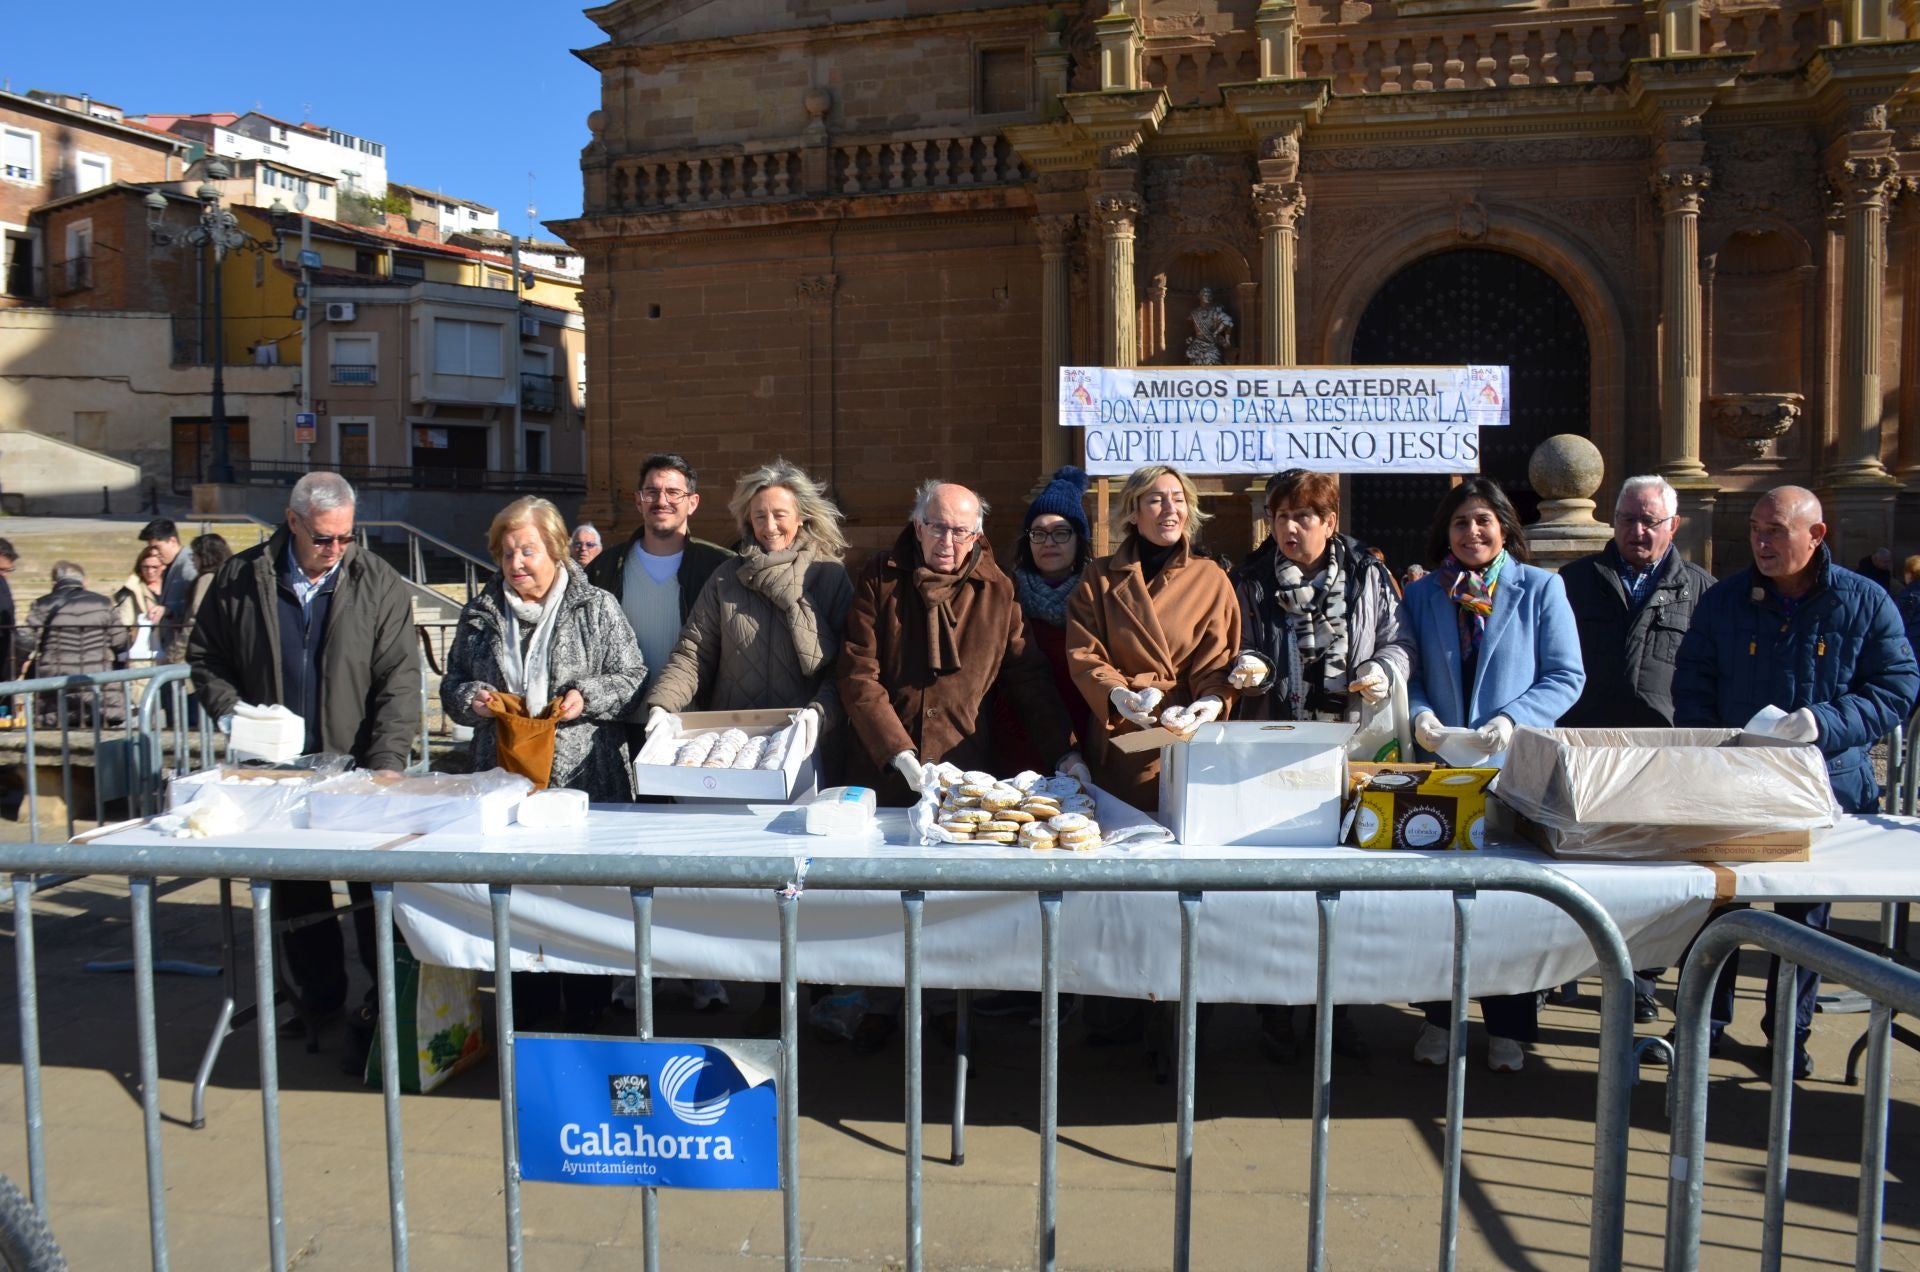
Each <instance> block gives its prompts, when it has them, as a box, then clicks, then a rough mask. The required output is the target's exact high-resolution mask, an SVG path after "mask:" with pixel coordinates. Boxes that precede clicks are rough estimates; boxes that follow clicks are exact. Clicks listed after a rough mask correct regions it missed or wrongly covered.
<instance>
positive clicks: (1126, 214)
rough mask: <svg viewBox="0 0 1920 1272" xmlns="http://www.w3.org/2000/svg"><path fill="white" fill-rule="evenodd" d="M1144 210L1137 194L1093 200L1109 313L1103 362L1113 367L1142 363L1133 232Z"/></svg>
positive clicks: (1106, 303)
mask: <svg viewBox="0 0 1920 1272" xmlns="http://www.w3.org/2000/svg"><path fill="white" fill-rule="evenodd" d="M1141 210H1142V209H1141V203H1140V196H1139V195H1137V194H1103V195H1101V196H1099V197H1098V198H1096V199H1095V200H1094V201H1093V215H1094V220H1095V221H1097V222H1098V223H1099V226H1100V241H1101V245H1102V247H1103V249H1104V250H1103V251H1102V252H1101V265H1102V272H1103V275H1104V277H1103V279H1102V282H1103V284H1104V286H1103V289H1102V290H1103V292H1104V293H1105V308H1106V312H1107V329H1106V332H1105V333H1104V339H1103V340H1102V341H1101V350H1100V351H1101V360H1102V362H1103V363H1104V364H1105V365H1107V366H1110V367H1130V366H1134V365H1136V364H1137V363H1138V362H1139V349H1140V336H1139V333H1138V331H1137V330H1136V323H1135V319H1136V317H1137V313H1136V310H1137V307H1138V304H1137V302H1136V300H1135V298H1134V290H1133V231H1134V226H1135V224H1136V223H1137V222H1138V221H1139V219H1140V213H1141Z"/></svg>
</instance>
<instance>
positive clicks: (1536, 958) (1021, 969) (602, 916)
mask: <svg viewBox="0 0 1920 1272" xmlns="http://www.w3.org/2000/svg"><path fill="white" fill-rule="evenodd" d="M881 831H882V835H881V837H879V838H877V839H875V840H873V841H871V842H866V843H853V844H849V843H837V842H832V841H829V840H825V839H820V838H814V837H810V836H807V835H806V834H805V833H804V830H803V829H802V826H801V822H800V814H799V812H798V811H797V810H795V809H793V808H788V807H781V806H772V805H765V806H763V805H730V806H716V807H714V808H712V809H700V808H694V807H690V806H636V807H624V808H595V809H594V810H593V811H592V813H591V814H590V815H589V818H588V824H587V826H586V827H585V828H584V829H581V830H574V831H539V830H532V829H529V828H526V827H513V828H511V829H509V830H508V831H507V832H505V833H503V834H500V835H495V836H488V837H484V838H483V837H480V836H477V835H452V834H434V835H427V836H424V837H422V838H418V839H414V840H411V841H410V842H408V843H407V844H406V847H408V848H410V849H416V850H429V851H441V852H449V853H477V854H491V853H505V854H549V853H601V854H636V855H644V854H673V855H678V856H693V857H712V858H716V859H718V858H725V857H741V856H747V857H762V858H764V857H789V858H792V859H793V860H794V862H795V870H794V877H795V878H796V879H804V870H803V867H802V863H803V862H804V861H805V860H806V859H808V858H821V857H829V856H879V857H887V856H897V857H924V856H927V855H929V854H948V855H954V854H959V855H965V856H969V857H976V858H978V857H1017V856H1031V854H1030V853H1028V852H1027V851H1026V850H1024V849H1017V848H1016V849H994V848H985V847H983V846H981V845H967V846H965V847H961V846H957V845H954V846H946V847H939V848H927V847H920V846H918V845H912V844H909V843H908V842H907V827H906V822H905V818H904V814H900V813H883V815H882V818H881ZM295 833H296V834H298V833H301V832H295ZM1107 851H1108V852H1110V853H1112V852H1122V851H1124V852H1125V853H1126V855H1131V856H1162V857H1170V858H1184V859H1189V860H1207V859H1215V858H1225V857H1235V858H1247V857H1274V858H1293V859H1311V858H1335V857H1342V856H1347V857H1352V856H1365V857H1374V858H1378V857H1379V856H1380V855H1381V854H1378V853H1369V852H1364V851H1363V850H1360V849H1354V848H1338V847H1324V848H1298V849H1263V848H1206V847H1175V846H1156V847H1148V848H1135V849H1131V850H1107ZM1486 851H1487V852H1488V854H1489V855H1494V856H1505V857H1511V858H1514V859H1519V860H1527V861H1533V862H1538V863H1541V864H1544V865H1546V866H1547V867H1549V868H1550V869H1553V870H1555V871H1557V872H1559V873H1560V874H1562V875H1563V876H1565V877H1566V878H1568V879H1570V880H1572V881H1573V882H1575V883H1577V884H1579V885H1580V886H1581V887H1582V888H1584V889H1586V890H1587V891H1588V892H1589V893H1591V894H1592V895H1593V897H1594V898H1595V899H1596V900H1597V901H1598V902H1599V903H1600V904H1601V905H1602V906H1603V907H1604V908H1605V909H1606V911H1607V912H1608V914H1609V915H1611V916H1612V918H1613V920H1614V922H1615V924H1616V925H1617V926H1618V927H1619V928H1620V931H1621V933H1622V935H1623V936H1624V937H1625V939H1626V942H1627V945H1628V949H1629V951H1630V953H1631V955H1632V960H1633V965H1634V966H1636V967H1654V966H1663V965H1666V964H1670V963H1672V962H1674V961H1675V960H1677V959H1678V958H1679V957H1680V955H1681V954H1682V952H1683V951H1684V950H1685V948H1686V945H1687V943H1688V941H1689V940H1690V939H1691V938H1692V936H1693V934H1694V933H1695V932H1696V931H1697V930H1698V929H1699V927H1700V926H1701V924H1702V923H1704V922H1705V921H1706V919H1707V917H1708V916H1709V914H1710V913H1711V911H1712V910H1713V908H1714V907H1715V905H1716V904H1719V903H1721V902H1724V901H1727V900H1738V901H1748V902H1775V901H1878V900H1911V899H1916V898H1920V821H1916V820H1913V819H1905V818H1891V817H1848V818H1844V819H1842V821H1841V822H1840V824H1839V825H1838V826H1837V827H1836V828H1835V829H1834V830H1832V831H1830V832H1828V833H1827V834H1826V836H1825V837H1824V838H1822V839H1821V840H1820V842H1819V843H1817V844H1816V845H1815V847H1814V850H1813V855H1812V859H1811V860H1810V861H1806V862H1779V863H1752V864H1744V865H1734V866H1712V867H1709V866H1702V865H1694V864H1688V863H1666V862H1576V861H1555V860H1552V859H1550V858H1548V857H1546V856H1544V855H1543V854H1541V853H1539V852H1538V851H1536V850H1534V849H1532V848H1530V847H1526V846H1522V845H1517V844H1505V843H1498V844H1496V845H1495V846H1493V847H1491V848H1489V849H1487V850H1486ZM1396 855H1398V854H1396ZM719 865H720V863H719V862H718V861H716V867H718V866H719ZM395 891H396V898H397V900H398V903H399V904H398V906H397V907H396V909H397V914H398V921H399V923H400V926H401V929H402V931H403V932H404V933H405V935H406V938H407V942H408V944H409V945H410V946H411V947H412V949H413V951H414V952H415V954H417V955H418V956H419V957H421V958H422V959H424V960H427V961H429V962H435V963H440V964H444V965H448V966H455V967H472V968H480V969H483V970H490V969H491V968H492V966H493V945H492V919H491V912H490V909H489V903H488V898H487V892H486V889H485V888H484V887H480V886H465V885H454V884H401V885H398V886H397V888H396V890H395ZM512 913H513V948H514V966H515V968H516V969H519V970H548V971H563V972H607V973H630V972H631V971H632V966H633V962H632V959H633V954H632V950H633V923H632V908H631V903H630V899H629V897H628V894H627V892H626V891H625V890H624V889H621V888H612V887H608V888H591V887H566V888H560V887H541V886H530V885H521V886H518V887H516V888H515V889H514V895H513V905H512ZM798 914H799V932H800V951H799V976H800V979H801V980H803V981H809V982H819V983H842V984H869V985H898V984H900V982H901V964H902V935H901V931H902V921H901V906H900V901H899V897H898V894H896V893H889V892H862V891H851V890H836V891H820V890H803V893H802V900H801V904H800V907H799V911H798ZM653 922H654V930H653V959H654V963H653V966H654V971H655V973H656V974H657V975H662V976H687V977H711V978H714V979H720V980H744V981H769V980H776V979H778V977H779V970H780V968H779V941H778V932H777V926H776V922H777V921H776V915H775V907H774V904H773V894H772V893H771V892H769V891H765V890H758V889H756V890H751V891H746V890H740V889H729V888H721V887H715V888H677V889H662V890H660V891H659V893H658V894H657V895H656V898H655V901H654V906H653ZM1335 922H1336V941H1337V955H1336V957H1335V959H1334V960H1333V996H1334V998H1335V1000H1336V1001H1339V1002H1405V1001H1420V1000H1428V999H1440V998H1445V997H1446V996H1447V995H1448V993H1449V992H1450V978H1451V949H1452V941H1453V923H1454V919H1453V906H1452V900H1451V898H1450V897H1449V896H1447V895H1445V894H1439V893H1416V892H1354V893H1349V894H1346V895H1345V896H1343V897H1342V899H1341V900H1340V902H1339V904H1338V909H1337V914H1336V920H1335ZM1473 922H1474V932H1475V939H1474V943H1473V947H1472V948H1473V971H1472V980H1471V986H1472V991H1473V992H1474V993H1475V994H1497V993H1521V992H1525V991H1528V990H1534V989H1541V988H1546V987H1548V986H1552V985H1558V984H1563V983H1565V982H1567V981H1570V980H1572V979H1574V978H1575V977H1577V976H1579V975H1582V974H1585V973H1586V972H1588V971H1590V970H1591V969H1592V968H1593V966H1594V959H1593V956H1592V954H1591V951H1590V949H1589V946H1588V943H1587V941H1586V938H1585V937H1584V936H1583V935H1582V934H1581V932H1580V931H1579V929H1578V928H1577V927H1576V925H1575V924H1574V922H1573V921H1572V920H1571V919H1570V918H1569V917H1568V916H1567V915H1566V914H1564V913H1563V912H1562V911H1561V910H1559V909H1558V907H1556V906H1554V905H1552V904H1551V903H1549V902H1546V901H1542V900H1539V899H1536V898H1533V897H1528V896H1523V895H1519V894H1514V893H1504V892H1489V893H1483V894H1482V895H1481V896H1480V897H1479V898H1478V900H1477V902H1476V906H1475V917H1474V920H1473ZM1039 938H1040V916H1039V907H1038V906H1037V905H1036V903H1035V901H1034V898H1033V895H1032V894H1031V893H991V892H934V893H930V894H929V895H928V896H927V899H926V904H925V914H924V930H923V946H922V957H923V959H924V969H925V983H926V984H927V985H928V986H929V987H946V988H977V989H1036V988H1038V987H1039V983H1040V981H1039V978H1040V940H1039ZM1318 940H1319V932H1318V919H1317V914H1316V905H1315V899H1314V896H1313V894H1312V893H1311V892H1287V893H1275V892H1259V893H1251V892H1210V893H1208V894H1207V896H1206V900H1205V902H1204V903H1203V905H1202V906H1201V922H1200V959H1199V964H1198V967H1197V976H1198V995H1199V997H1200V998H1201V999H1202V1000H1203V1001H1209V1002H1264V1003H1288V1002H1292V1003H1299V1002H1310V1001H1312V1000H1313V998H1314V975H1315V972H1314V969H1315V966H1316V960H1317V949H1318ZM1061 949H1062V963H1061V968H1060V977H1061V988H1062V989H1063V990H1065V991H1070V992H1078V993H1094V994H1108V995H1114V996H1120V997H1145V996H1148V995H1152V996H1155V997H1159V998H1169V997H1174V996H1177V994H1178V986H1179V909H1178V906H1177V905H1176V903H1175V899H1174V896H1173V895H1172V894H1171V893H1138V892H1130V893H1116V892H1084V893H1069V894H1068V895H1067V897H1066V900H1065V902H1064V904H1063V907H1062V911H1061Z"/></svg>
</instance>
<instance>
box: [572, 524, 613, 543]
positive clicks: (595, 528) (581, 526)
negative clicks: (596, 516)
mask: <svg viewBox="0 0 1920 1272" xmlns="http://www.w3.org/2000/svg"><path fill="white" fill-rule="evenodd" d="M582 530H591V531H593V537H594V538H596V539H605V538H606V536H605V535H603V534H601V533H600V527H599V526H596V525H594V524H593V522H591V521H582V522H581V523H580V524H579V525H577V526H575V527H574V528H573V533H574V534H575V535H576V536H577V535H578V534H579V533H580V532H581V531H582Z"/></svg>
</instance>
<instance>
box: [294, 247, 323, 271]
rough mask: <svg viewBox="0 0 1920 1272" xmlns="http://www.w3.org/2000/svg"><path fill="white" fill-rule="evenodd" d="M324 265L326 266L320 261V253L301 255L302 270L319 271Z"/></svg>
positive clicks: (303, 253) (311, 252) (306, 252)
mask: <svg viewBox="0 0 1920 1272" xmlns="http://www.w3.org/2000/svg"><path fill="white" fill-rule="evenodd" d="M323 264H325V262H324V261H322V260H321V259H320V253H318V252H315V251H305V252H302V253H300V268H301V269H319V268H320V267H321V266H322V265H323Z"/></svg>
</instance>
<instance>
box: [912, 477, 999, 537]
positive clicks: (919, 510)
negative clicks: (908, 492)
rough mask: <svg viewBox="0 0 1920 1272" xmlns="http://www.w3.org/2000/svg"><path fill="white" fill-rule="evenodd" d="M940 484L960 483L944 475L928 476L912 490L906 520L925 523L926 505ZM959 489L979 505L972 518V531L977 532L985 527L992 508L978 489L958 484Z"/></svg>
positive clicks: (954, 484)
mask: <svg viewBox="0 0 1920 1272" xmlns="http://www.w3.org/2000/svg"><path fill="white" fill-rule="evenodd" d="M942 486H960V483H959V482H957V481H948V480H947V479H946V478H945V477H929V478H927V480H925V481H923V482H921V483H920V489H918V490H916V491H914V492H913V512H912V513H911V514H909V516H908V520H910V521H918V522H919V523H920V524H921V525H925V524H927V506H928V505H929V504H931V503H932V502H933V496H934V495H935V493H937V492H938V491H939V489H940V487H942ZM960 489H962V490H964V491H966V492H967V493H968V494H970V495H972V496H973V501H974V502H975V503H977V504H979V505H980V511H979V513H978V514H977V515H976V516H975V517H974V519H973V532H974V533H975V534H979V533H980V532H981V531H982V530H985V529H986V528H987V513H988V512H990V511H992V509H990V508H988V507H987V501H986V500H984V499H982V498H981V497H980V493H979V492H978V491H976V490H974V489H973V488H971V487H969V486H960Z"/></svg>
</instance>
